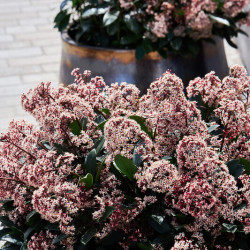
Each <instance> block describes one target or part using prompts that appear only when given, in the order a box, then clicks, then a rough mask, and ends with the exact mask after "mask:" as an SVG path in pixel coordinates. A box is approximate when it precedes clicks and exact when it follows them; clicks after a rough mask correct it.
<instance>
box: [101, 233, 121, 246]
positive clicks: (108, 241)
mask: <svg viewBox="0 0 250 250" xmlns="http://www.w3.org/2000/svg"><path fill="white" fill-rule="evenodd" d="M123 235H124V233H123V231H122V230H119V229H118V230H116V231H112V232H111V233H110V234H109V235H108V236H106V237H105V238H103V239H101V241H100V243H101V245H102V246H114V245H115V244H117V243H118V242H120V241H121V240H122V238H123Z"/></svg>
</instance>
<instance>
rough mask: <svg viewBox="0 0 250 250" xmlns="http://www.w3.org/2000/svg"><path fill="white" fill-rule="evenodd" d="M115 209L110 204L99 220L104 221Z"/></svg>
mask: <svg viewBox="0 0 250 250" xmlns="http://www.w3.org/2000/svg"><path fill="white" fill-rule="evenodd" d="M114 211H115V208H114V207H112V206H108V207H106V208H105V212H104V213H103V215H102V217H101V218H100V219H99V222H104V221H105V220H106V219H107V218H109V217H110V215H111V214H112V213H113V212H114Z"/></svg>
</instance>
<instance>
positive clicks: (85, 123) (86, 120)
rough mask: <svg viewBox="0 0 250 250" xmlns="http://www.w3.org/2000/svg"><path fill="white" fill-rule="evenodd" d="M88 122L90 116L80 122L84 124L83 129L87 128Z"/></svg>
mask: <svg viewBox="0 0 250 250" xmlns="http://www.w3.org/2000/svg"><path fill="white" fill-rule="evenodd" d="M87 122H88V117H87V118H82V119H81V122H80V123H81V126H82V130H86V128H87Z"/></svg>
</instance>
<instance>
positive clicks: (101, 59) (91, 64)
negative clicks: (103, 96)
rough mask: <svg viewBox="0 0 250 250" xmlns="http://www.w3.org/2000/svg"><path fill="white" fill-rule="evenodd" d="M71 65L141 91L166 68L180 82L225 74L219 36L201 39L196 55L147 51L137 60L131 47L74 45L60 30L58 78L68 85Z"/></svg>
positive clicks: (222, 46) (72, 79)
mask: <svg viewBox="0 0 250 250" xmlns="http://www.w3.org/2000/svg"><path fill="white" fill-rule="evenodd" d="M74 68H80V69H81V71H82V72H83V71H84V70H91V72H92V76H102V77H103V78H104V81H105V83H106V84H108V85H110V84H111V83H115V82H118V83H121V82H127V83H133V84H135V85H136V86H137V87H138V88H139V89H140V90H141V93H142V94H145V93H146V90H147V88H148V87H149V85H150V84H151V82H153V81H155V80H156V78H159V77H160V76H161V75H162V74H163V73H164V72H165V71H166V70H171V72H173V73H175V74H176V75H177V76H179V77H180V78H181V79H182V80H183V82H184V85H187V84H188V82H189V81H190V80H192V79H194V78H195V77H197V76H200V77H203V76H204V75H205V74H206V73H208V72H210V71H211V70H213V71H215V72H216V75H218V76H219V77H221V78H222V77H224V76H226V75H227V74H228V66H227V61H226V56H225V51H224V45H223V41H222V39H217V42H216V44H215V45H214V44H210V43H203V45H202V50H201V52H200V54H199V55H198V56H197V57H189V58H183V57H181V56H178V55H175V54H173V53H169V54H168V57H167V58H166V59H163V58H162V57H161V56H160V55H159V54H158V53H157V52H151V53H149V54H148V55H146V56H145V57H144V58H143V59H142V60H141V61H137V60H136V58H135V50H132V49H131V50H122V49H109V48H100V47H91V46H81V45H77V44H76V43H75V42H74V41H73V40H72V39H70V38H69V36H68V35H67V33H63V34H62V57H61V68H60V82H61V83H63V84H65V85H68V84H71V83H73V81H74V78H73V76H71V75H70V73H71V71H72V70H73V69H74Z"/></svg>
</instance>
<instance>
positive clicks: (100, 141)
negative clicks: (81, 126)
mask: <svg viewBox="0 0 250 250" xmlns="http://www.w3.org/2000/svg"><path fill="white" fill-rule="evenodd" d="M104 142H105V137H104V135H103V136H101V137H100V138H99V139H98V140H97V141H96V142H95V144H94V147H93V148H95V149H96V155H97V156H98V155H99V154H100V153H101V151H102V149H103V146H104Z"/></svg>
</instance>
